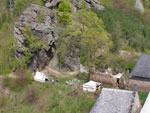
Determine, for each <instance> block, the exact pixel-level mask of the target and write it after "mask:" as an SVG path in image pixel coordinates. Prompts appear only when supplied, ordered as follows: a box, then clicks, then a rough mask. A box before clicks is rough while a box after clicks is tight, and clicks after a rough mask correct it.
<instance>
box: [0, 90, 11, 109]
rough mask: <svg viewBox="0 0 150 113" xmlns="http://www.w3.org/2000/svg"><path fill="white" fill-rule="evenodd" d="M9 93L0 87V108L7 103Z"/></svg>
mask: <svg viewBox="0 0 150 113" xmlns="http://www.w3.org/2000/svg"><path fill="white" fill-rule="evenodd" d="M9 98H10V96H9V94H7V93H6V92H5V91H4V90H3V89H0V108H2V107H5V106H6V105H7V104H8V103H9Z"/></svg>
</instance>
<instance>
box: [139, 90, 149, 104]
mask: <svg viewBox="0 0 150 113" xmlns="http://www.w3.org/2000/svg"><path fill="white" fill-rule="evenodd" d="M147 96H148V92H139V98H140V101H141V105H142V106H143V105H144V102H145V100H146V98H147Z"/></svg>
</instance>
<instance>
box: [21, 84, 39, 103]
mask: <svg viewBox="0 0 150 113" xmlns="http://www.w3.org/2000/svg"><path fill="white" fill-rule="evenodd" d="M38 96H39V94H38V88H37V87H36V86H34V85H32V86H28V87H27V88H26V89H25V92H24V101H25V102H27V103H29V104H35V103H36V102H37V100H38Z"/></svg>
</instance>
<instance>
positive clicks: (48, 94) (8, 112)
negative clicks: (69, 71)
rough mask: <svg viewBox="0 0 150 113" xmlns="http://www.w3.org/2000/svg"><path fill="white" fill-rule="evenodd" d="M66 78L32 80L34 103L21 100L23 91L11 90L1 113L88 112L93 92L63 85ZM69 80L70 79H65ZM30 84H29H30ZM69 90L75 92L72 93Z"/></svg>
mask: <svg viewBox="0 0 150 113" xmlns="http://www.w3.org/2000/svg"><path fill="white" fill-rule="evenodd" d="M65 80H66V79H59V81H60V82H59V83H57V84H54V85H52V84H51V83H50V82H48V83H38V82H33V84H32V85H35V86H37V89H38V94H39V99H38V100H37V102H36V103H35V104H27V103H26V102H24V101H23V96H24V93H25V92H24V91H25V90H24V91H21V92H11V97H12V98H11V99H10V103H9V104H8V105H7V107H5V108H3V109H0V112H3V113H88V112H89V111H90V109H91V108H92V106H93V105H94V103H95V100H96V97H95V95H94V93H84V92H83V91H82V89H76V90H75V89H73V88H72V87H70V86H66V85H65V83H64V82H65ZM67 80H70V79H67ZM32 85H29V87H30V86H32ZM70 92H76V94H72V95H71V93H70Z"/></svg>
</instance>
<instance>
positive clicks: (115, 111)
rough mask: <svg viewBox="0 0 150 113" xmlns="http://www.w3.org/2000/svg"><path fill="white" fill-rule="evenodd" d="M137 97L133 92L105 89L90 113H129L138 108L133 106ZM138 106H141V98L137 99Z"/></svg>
mask: <svg viewBox="0 0 150 113" xmlns="http://www.w3.org/2000/svg"><path fill="white" fill-rule="evenodd" d="M135 97H138V94H137V93H134V92H133V91H126V90H119V89H109V88H103V90H102V92H101V94H100V96H99V97H98V99H97V101H96V103H95V104H94V106H93V108H92V109H91V111H90V113H129V112H131V111H132V110H133V106H136V105H135V104H132V103H134V100H135ZM136 104H137V106H138V107H139V106H140V102H139V97H138V98H136ZM137 106H136V107H134V111H135V110H136V108H137Z"/></svg>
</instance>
